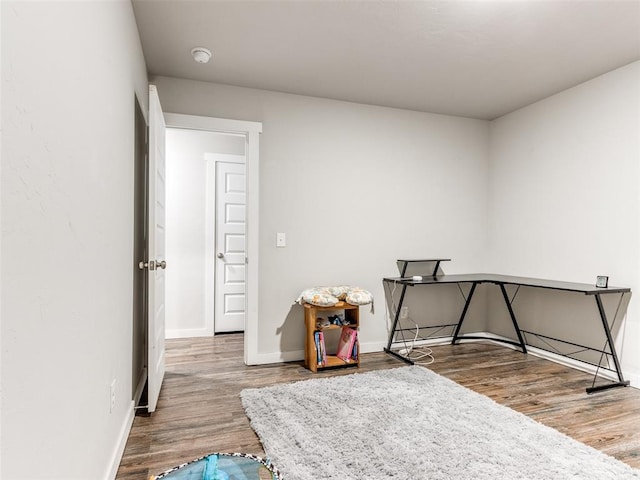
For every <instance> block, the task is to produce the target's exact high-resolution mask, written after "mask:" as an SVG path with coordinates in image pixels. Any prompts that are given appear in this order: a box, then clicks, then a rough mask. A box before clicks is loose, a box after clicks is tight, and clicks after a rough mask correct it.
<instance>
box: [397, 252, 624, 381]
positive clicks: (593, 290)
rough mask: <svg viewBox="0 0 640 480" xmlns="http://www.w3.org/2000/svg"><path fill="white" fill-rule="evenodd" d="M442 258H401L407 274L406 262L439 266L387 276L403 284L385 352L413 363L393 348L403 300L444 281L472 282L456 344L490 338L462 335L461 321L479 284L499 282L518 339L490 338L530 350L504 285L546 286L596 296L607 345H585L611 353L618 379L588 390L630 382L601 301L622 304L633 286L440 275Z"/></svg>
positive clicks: (455, 338)
mask: <svg viewBox="0 0 640 480" xmlns="http://www.w3.org/2000/svg"><path fill="white" fill-rule="evenodd" d="M441 261H446V260H445V259H441V260H438V259H435V260H398V262H399V263H400V264H401V265H402V267H401V269H400V272H401V274H404V273H405V272H406V269H407V265H408V264H409V263H411V262H437V263H436V268H435V269H434V270H433V274H432V275H426V276H425V275H423V276H421V278H414V277H404V276H402V277H396V278H384V282H385V283H387V284H393V285H394V286H398V285H399V286H401V291H400V299H399V302H398V305H397V307H396V309H395V312H393V313H394V315H393V316H394V319H393V326H392V328H391V331H390V332H389V340H388V343H387V347H386V348H385V352H387V353H389V354H391V355H393V356H395V357H397V358H399V359H400V360H403V361H405V362H407V363H410V364H413V361H412V360H411V359H410V358H408V357H406V356H404V355H401V354H400V353H398V352H395V351H393V350H391V346H392V344H393V343H394V337H395V335H396V333H397V329H398V321H399V319H400V311H401V309H402V304H403V302H404V298H405V294H406V291H407V287H415V286H423V285H442V284H457V285H458V286H460V285H461V284H471V287H470V290H469V293H468V294H467V296H466V298H465V303H464V307H463V309H462V313H461V315H460V319H459V320H458V323H457V324H453V325H451V326H455V330H454V332H453V338H452V340H451V343H452V344H453V345H455V344H457V343H458V342H459V341H460V340H467V339H476V340H480V339H481V340H487V339H488V338H487V337H486V336H482V337H480V336H473V335H461V334H460V329H461V328H462V324H463V323H464V320H465V317H466V315H467V311H468V309H469V304H470V303H471V299H472V298H473V294H474V292H475V290H476V287H477V286H478V285H480V284H483V283H489V284H494V285H497V286H498V287H499V288H500V291H501V292H502V297H503V298H504V302H505V305H506V307H507V310H508V312H509V317H510V318H511V322H512V323H513V328H514V330H515V333H516V336H517V339H518V340H517V341H512V340H508V339H504V338H501V337H496V338H495V339H494V338H489V339H490V340H493V341H498V342H502V343H507V344H511V345H513V346H516V347H518V348H519V349H521V350H522V353H527V345H526V343H525V339H524V338H523V335H522V331H521V330H520V327H519V326H518V321H517V319H516V315H515V313H514V311H513V308H512V301H513V300H512V299H511V300H510V299H509V295H508V294H507V290H506V288H505V286H506V285H514V286H517V287H518V288H519V287H534V288H545V289H551V290H560V291H566V292H577V293H582V294H584V295H585V296H590V297H593V298H594V299H595V304H596V306H597V308H598V313H599V315H600V319H601V321H602V329H603V331H604V334H605V337H606V343H605V347H604V348H603V349H602V350H597V349H594V348H590V347H584V348H585V349H588V350H593V351H596V352H599V353H601V354H602V355H608V356H610V357H611V358H612V359H613V364H614V367H615V373H616V374H617V377H618V381H617V382H612V383H608V384H604V385H599V386H593V385H592V386H591V387H589V388H587V393H592V392H596V391H599V390H605V389H608V388H613V387H620V386H628V385H629V381H628V380H624V377H623V375H622V369H621V366H620V361H619V359H618V355H617V353H616V349H615V344H614V341H613V337H612V334H611V324H610V323H609V321H608V319H607V314H606V312H605V309H604V306H603V304H602V295H611V294H619V295H620V302H619V304H618V305H620V303H621V302H622V299H623V298H624V295H625V294H628V293H630V292H631V289H630V288H624V287H605V288H600V287H596V286H594V285H588V284H584V283H571V282H560V281H555V280H543V279H539V278H527V277H513V276H508V275H496V274H487V273H474V274H464V275H438V265H439V264H440V262H441ZM461 291H462V290H461ZM561 341H562V340H561ZM565 343H570V342H565ZM603 368H606V367H603ZM610 370H612V371H614V370H613V369H610ZM596 374H597V373H596ZM594 384H595V378H594Z"/></svg>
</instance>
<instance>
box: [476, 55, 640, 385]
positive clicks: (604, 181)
mask: <svg viewBox="0 0 640 480" xmlns="http://www.w3.org/2000/svg"><path fill="white" fill-rule="evenodd" d="M490 152H491V153H490V159H491V163H490V172H491V177H490V178H491V179H490V189H489V212H490V215H489V229H488V239H489V241H488V246H489V248H488V262H487V265H489V266H490V267H491V268H492V269H493V271H495V272H499V273H506V274H516V275H525V276H532V277H542V278H551V279H557V280H569V281H576V282H584V283H590V284H592V283H595V279H596V276H597V275H608V276H609V281H610V284H612V285H620V286H628V287H631V288H632V290H633V291H634V292H636V293H635V295H638V293H637V292H638V291H640V278H639V276H640V263H639V261H640V256H639V255H638V249H639V248H640V242H639V240H640V238H639V231H638V225H639V222H640V208H639V203H638V202H639V198H638V191H639V188H638V186H639V183H640V176H639V174H640V170H639V167H638V166H639V163H640V62H635V63H633V64H630V65H628V66H626V67H623V68H620V69H617V70H614V71H612V72H609V73H607V74H605V75H602V76H600V77H597V78H595V79H593V80H591V81H589V82H586V83H583V84H581V85H579V86H577V87H575V88H571V89H569V90H566V91H564V92H562V93H559V94H557V95H554V96H552V97H550V98H547V99H545V100H543V101H540V102H537V103H535V104H533V105H530V106H528V107H526V108H523V109H521V110H518V111H516V112H514V113H512V114H509V115H506V116H504V117H502V118H499V119H497V120H495V121H494V122H492V124H491V150H490ZM553 295H558V294H552V293H541V292H539V291H538V292H537V293H536V295H529V297H528V298H526V299H519V300H518V301H520V302H521V305H520V308H521V309H522V310H523V314H524V315H530V316H532V317H535V318H538V319H539V320H538V321H543V319H545V318H546V319H547V321H548V322H550V323H551V324H552V325H549V326H550V327H552V328H555V329H556V331H557V332H558V333H559V334H561V335H563V334H567V332H566V330H567V329H569V330H570V333H571V334H573V335H575V334H576V333H577V334H579V335H580V337H585V338H583V340H584V341H585V342H590V343H591V344H593V343H595V344H597V345H598V348H602V345H603V339H602V334H601V329H600V328H598V325H597V323H595V324H594V323H593V322H594V320H593V318H592V317H591V316H587V314H586V313H585V316H575V315H574V316H573V317H571V316H570V314H569V312H568V311H564V312H563V311H560V312H559V311H558V310H557V309H555V315H556V317H555V318H551V317H550V315H551V310H549V309H548V308H545V305H548V304H549V303H551V304H552V303H554V302H555V297H553V298H552V296H553ZM566 295H567V296H566V299H567V300H569V301H570V302H573V303H575V304H576V305H577V304H578V303H579V304H581V305H585V303H586V302H589V304H588V307H589V308H590V312H593V313H596V309H595V303H594V301H593V300H592V299H584V298H582V299H579V298H574V297H571V294H566ZM583 300H586V302H585V301H583ZM523 307H524V308H523ZM612 308H613V309H614V310H615V305H613V306H612ZM596 320H597V318H596ZM589 332H595V333H596V335H597V339H596V338H595V337H594V338H589V335H588V333H589ZM565 338H566V337H565ZM639 339H640V308H639V307H638V299H637V298H634V299H633V300H632V301H631V303H630V307H629V311H628V318H627V324H626V333H625V338H624V346H623V369H624V371H625V374H626V375H627V376H628V377H630V378H632V379H633V381H634V383H635V385H640V348H638V347H639V345H640V343H639V342H640V340H639ZM622 340H623V339H622V337H621V336H620V337H619V342H620V343H622Z"/></svg>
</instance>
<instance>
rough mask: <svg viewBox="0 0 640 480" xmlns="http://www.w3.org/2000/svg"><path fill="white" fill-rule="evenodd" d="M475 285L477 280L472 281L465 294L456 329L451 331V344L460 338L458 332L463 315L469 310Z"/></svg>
mask: <svg viewBox="0 0 640 480" xmlns="http://www.w3.org/2000/svg"><path fill="white" fill-rule="evenodd" d="M476 286H478V283H477V282H473V284H471V290H469V295H467V301H466V302H464V308H463V309H462V314H461V315H460V320H458V325H457V326H456V331H455V332H453V339H452V340H451V345H455V344H456V342H457V341H458V339H459V338H460V337H459V336H458V334H459V333H460V329H461V328H462V322H464V317H466V316H467V310H469V304H470V303H471V298H473V292H475V291H476Z"/></svg>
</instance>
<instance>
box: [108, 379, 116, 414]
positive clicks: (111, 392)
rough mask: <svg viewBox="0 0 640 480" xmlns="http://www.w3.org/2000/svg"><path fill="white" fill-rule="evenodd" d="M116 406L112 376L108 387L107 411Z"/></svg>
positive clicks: (114, 382)
mask: <svg viewBox="0 0 640 480" xmlns="http://www.w3.org/2000/svg"><path fill="white" fill-rule="evenodd" d="M115 408H116V379H115V378H114V379H113V380H112V381H111V385H110V387H109V413H112V412H113V410H114V409H115Z"/></svg>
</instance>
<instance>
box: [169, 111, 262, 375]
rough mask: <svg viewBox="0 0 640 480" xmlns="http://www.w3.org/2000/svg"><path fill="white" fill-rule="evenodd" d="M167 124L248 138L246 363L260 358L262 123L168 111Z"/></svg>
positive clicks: (254, 363)
mask: <svg viewBox="0 0 640 480" xmlns="http://www.w3.org/2000/svg"><path fill="white" fill-rule="evenodd" d="M164 119H165V123H166V126H167V127H170V128H186V129H190V130H204V131H209V132H217V133H233V134H240V135H243V136H244V137H245V141H246V149H245V165H246V182H247V188H246V190H247V199H246V205H247V207H246V208H247V211H246V222H247V223H246V228H247V230H246V242H247V244H246V248H247V253H246V262H247V270H246V278H245V288H246V304H245V308H246V320H245V331H244V363H245V364H247V365H257V363H258V361H257V358H258V264H259V258H258V257H259V255H258V254H259V174H260V168H259V166H260V165H259V153H260V143H259V142H260V134H261V133H262V123H261V122H250V121H244V120H231V119H226V118H215V117H202V116H198V115H184V114H180V113H165V114H164Z"/></svg>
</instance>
